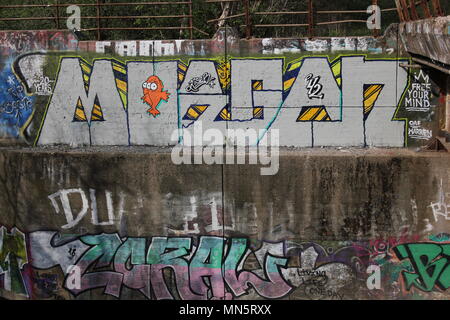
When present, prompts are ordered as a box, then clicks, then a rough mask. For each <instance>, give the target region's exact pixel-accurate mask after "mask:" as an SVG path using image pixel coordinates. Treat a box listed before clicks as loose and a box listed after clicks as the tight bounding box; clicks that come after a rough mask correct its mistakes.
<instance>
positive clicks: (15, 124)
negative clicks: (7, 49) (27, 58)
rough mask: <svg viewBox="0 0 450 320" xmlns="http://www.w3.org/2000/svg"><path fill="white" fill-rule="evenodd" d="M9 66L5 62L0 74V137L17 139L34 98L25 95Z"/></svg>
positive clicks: (31, 109) (29, 112)
mask: <svg viewBox="0 0 450 320" xmlns="http://www.w3.org/2000/svg"><path fill="white" fill-rule="evenodd" d="M11 66H12V61H11V60H10V61H7V62H6V63H5V64H4V67H3V69H2V70H1V73H0V101H1V102H2V103H1V104H0V135H2V136H11V137H14V138H17V137H18V136H19V135H20V129H21V128H22V127H23V126H24V125H25V124H26V122H27V121H28V119H29V118H30V116H31V114H32V111H33V108H32V106H33V102H34V97H30V96H27V95H26V93H25V90H24V88H23V86H22V85H21V84H20V81H19V80H18V79H17V78H16V76H15V74H14V73H13V71H12V69H11Z"/></svg>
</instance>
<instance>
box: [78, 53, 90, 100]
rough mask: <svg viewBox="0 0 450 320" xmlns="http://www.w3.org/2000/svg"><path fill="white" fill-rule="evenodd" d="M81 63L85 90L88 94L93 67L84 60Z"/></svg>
mask: <svg viewBox="0 0 450 320" xmlns="http://www.w3.org/2000/svg"><path fill="white" fill-rule="evenodd" d="M79 61H80V66H81V71H82V74H83V82H84V89H85V90H86V92H87V91H88V90H89V80H90V79H91V73H92V66H91V65H90V64H88V63H87V62H86V61H84V60H81V59H80V60H79Z"/></svg>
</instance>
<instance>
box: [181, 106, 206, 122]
mask: <svg viewBox="0 0 450 320" xmlns="http://www.w3.org/2000/svg"><path fill="white" fill-rule="evenodd" d="M208 107H209V105H199V106H190V107H189V109H188V110H187V112H186V114H185V115H184V117H183V120H197V119H198V118H199V117H200V116H201V115H202V114H203V112H205V110H206V109H207V108H208Z"/></svg>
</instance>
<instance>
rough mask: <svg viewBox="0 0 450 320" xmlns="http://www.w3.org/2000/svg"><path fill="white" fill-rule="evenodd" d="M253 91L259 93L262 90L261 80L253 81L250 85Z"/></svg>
mask: <svg viewBox="0 0 450 320" xmlns="http://www.w3.org/2000/svg"><path fill="white" fill-rule="evenodd" d="M252 87H253V90H255V91H261V90H263V89H264V87H263V81H262V80H254V81H253V83H252Z"/></svg>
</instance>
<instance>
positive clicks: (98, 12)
mask: <svg viewBox="0 0 450 320" xmlns="http://www.w3.org/2000/svg"><path fill="white" fill-rule="evenodd" d="M97 40H100V0H97Z"/></svg>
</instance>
